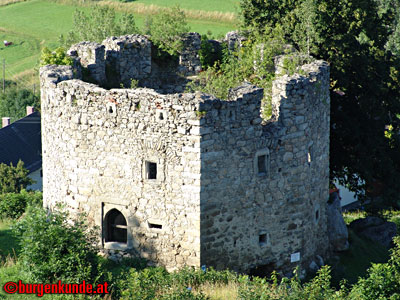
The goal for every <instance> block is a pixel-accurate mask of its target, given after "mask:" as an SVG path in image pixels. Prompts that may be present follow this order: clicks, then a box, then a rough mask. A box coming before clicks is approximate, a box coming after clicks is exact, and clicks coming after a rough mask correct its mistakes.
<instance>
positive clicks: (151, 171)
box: [146, 161, 157, 179]
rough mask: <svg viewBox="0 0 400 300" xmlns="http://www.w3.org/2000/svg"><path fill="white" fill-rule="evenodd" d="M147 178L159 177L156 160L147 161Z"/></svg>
mask: <svg viewBox="0 0 400 300" xmlns="http://www.w3.org/2000/svg"><path fill="white" fill-rule="evenodd" d="M146 178H147V179H157V164H156V163H154V162H150V161H146Z"/></svg>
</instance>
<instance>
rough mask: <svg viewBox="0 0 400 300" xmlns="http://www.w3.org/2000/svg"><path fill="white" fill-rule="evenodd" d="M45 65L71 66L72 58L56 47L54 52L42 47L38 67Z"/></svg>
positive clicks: (62, 49) (61, 48)
mask: <svg viewBox="0 0 400 300" xmlns="http://www.w3.org/2000/svg"><path fill="white" fill-rule="evenodd" d="M45 65H67V66H71V65H72V58H71V57H70V56H68V55H67V54H66V50H65V48H63V47H58V48H57V49H55V50H54V51H51V50H50V49H49V48H47V47H44V48H43V49H42V55H41V56H40V66H45Z"/></svg>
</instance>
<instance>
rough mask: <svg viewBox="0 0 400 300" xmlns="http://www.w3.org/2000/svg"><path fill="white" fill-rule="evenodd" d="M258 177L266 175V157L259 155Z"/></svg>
mask: <svg viewBox="0 0 400 300" xmlns="http://www.w3.org/2000/svg"><path fill="white" fill-rule="evenodd" d="M257 166H258V175H264V174H267V167H266V155H260V156H258V157H257Z"/></svg>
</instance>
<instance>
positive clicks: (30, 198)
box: [0, 190, 43, 219]
mask: <svg viewBox="0 0 400 300" xmlns="http://www.w3.org/2000/svg"><path fill="white" fill-rule="evenodd" d="M42 197H43V196H42V193H41V192H27V191H26V190H22V191H21V192H20V193H6V194H0V219H1V218H11V219H17V218H19V217H20V216H21V215H22V214H23V213H24V212H25V210H26V207H27V206H31V205H33V206H42Z"/></svg>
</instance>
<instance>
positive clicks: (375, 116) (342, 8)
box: [241, 0, 400, 205]
mask: <svg viewBox="0 0 400 300" xmlns="http://www.w3.org/2000/svg"><path fill="white" fill-rule="evenodd" d="M388 1H390V0H382V1H381V2H384V3H387V2H388ZM393 1H394V0H393ZM304 7H310V8H311V14H310V15H309V16H303V17H302V16H301V14H299V13H298V12H299V11H303V13H307V10H306V9H304ZM241 8H242V16H243V20H244V21H243V22H244V25H246V26H248V27H250V28H252V29H253V30H255V31H257V32H263V31H264V30H265V28H268V27H274V26H276V25H280V26H282V28H284V31H285V37H286V39H287V40H288V41H289V42H290V43H292V44H294V45H295V46H296V47H298V48H299V49H303V50H304V45H306V44H307V38H308V36H310V37H312V38H313V41H312V42H313V46H312V47H310V48H309V49H310V53H311V55H313V56H315V57H317V58H321V59H324V60H327V61H328V62H330V64H331V143H330V145H331V148H330V152H331V156H330V166H331V176H332V177H335V178H337V179H339V180H340V181H341V182H342V183H344V184H347V185H348V186H349V187H350V188H351V189H352V190H354V191H356V192H358V193H359V194H362V193H363V191H365V190H367V191H368V190H371V187H372V186H376V184H377V183H381V184H382V183H384V184H385V189H384V192H385V195H384V198H385V199H386V200H391V204H395V201H396V198H397V197H396V196H397V195H398V192H399V191H400V182H399V181H400V176H399V175H400V155H399V154H398V153H400V152H399V150H400V144H399V143H394V142H393V141H390V140H389V139H388V138H387V137H385V126H386V125H389V124H391V125H392V126H393V128H394V131H395V132H397V131H398V129H399V128H400V124H399V119H398V118H397V117H396V115H397V114H399V113H400V101H399V100H400V84H399V74H398V70H399V66H400V62H399V57H398V56H396V52H395V51H391V50H390V49H389V47H388V46H387V45H390V43H389V42H390V39H391V38H392V37H393V34H394V33H395V31H394V30H393V26H394V25H393V24H397V23H396V14H395V13H393V12H391V10H388V12H385V11H384V10H383V9H382V8H381V7H380V6H379V3H377V2H376V1H375V0H358V1H354V0H314V1H307V0H302V1H292V0H286V1H262V0H242V1H241ZM249 18H252V19H249ZM310 19H312V22H309V21H310ZM302 27H303V28H304V29H307V28H308V32H307V31H306V30H303V32H302V31H301V30H299V28H302ZM388 43H389V44H388ZM360 179H361V180H360ZM398 205H400V203H398Z"/></svg>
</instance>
